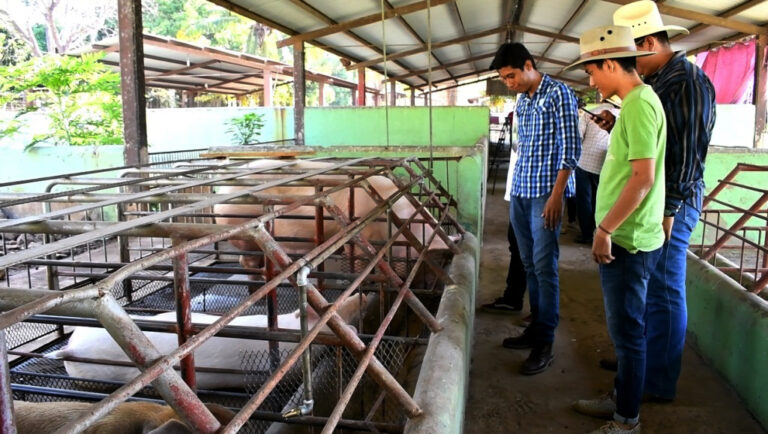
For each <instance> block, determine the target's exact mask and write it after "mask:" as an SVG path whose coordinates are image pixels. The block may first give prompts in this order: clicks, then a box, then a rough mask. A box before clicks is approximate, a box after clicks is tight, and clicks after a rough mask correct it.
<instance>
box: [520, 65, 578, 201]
mask: <svg viewBox="0 0 768 434" xmlns="http://www.w3.org/2000/svg"><path fill="white" fill-rule="evenodd" d="M515 115H516V117H517V137H518V144H519V147H518V158H517V162H516V163H515V172H514V176H513V178H512V190H511V192H510V193H511V194H512V196H517V197H523V198H534V197H540V196H543V195H545V194H550V192H551V191H552V187H553V186H554V185H555V181H556V180H557V173H558V172H559V171H560V170H564V169H569V170H573V169H575V168H576V162H577V160H578V159H579V154H580V152H581V138H580V136H579V114H578V104H577V101H576V96H575V95H574V94H573V91H572V90H571V89H570V88H569V87H568V86H566V85H565V84H563V83H560V82H559V81H555V80H552V79H551V78H550V77H549V75H547V74H542V79H541V83H540V84H539V87H538V88H537V89H536V91H535V92H534V93H533V95H532V96H531V95H528V93H527V92H525V93H522V94H520V95H518V99H517V107H516V108H515ZM575 192H576V182H575V181H574V176H573V174H571V176H570V177H569V178H568V184H567V185H566V188H565V195H566V197H572V196H573V195H574V194H575Z"/></svg>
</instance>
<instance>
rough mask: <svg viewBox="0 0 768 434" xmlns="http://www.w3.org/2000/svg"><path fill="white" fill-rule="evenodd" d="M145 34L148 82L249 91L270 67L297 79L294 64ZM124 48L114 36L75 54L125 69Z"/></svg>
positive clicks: (277, 77)
mask: <svg viewBox="0 0 768 434" xmlns="http://www.w3.org/2000/svg"><path fill="white" fill-rule="evenodd" d="M143 39H144V74H145V83H146V86H147V87H162V88H170V89H179V90H188V91H194V92H212V93H223V94H231V95H245V94H249V93H253V92H256V91H259V90H261V89H263V87H264V70H265V69H269V70H271V71H272V74H273V75H272V77H273V78H272V79H273V82H274V84H280V83H286V82H290V81H293V66H292V65H288V64H285V63H281V62H277V61H275V60H271V59H267V58H264V57H259V56H254V55H250V54H244V53H238V52H235V51H229V50H224V49H220V48H212V47H205V46H201V45H196V44H191V43H188V42H184V41H180V40H178V39H172V38H165V37H161V36H154V35H147V34H145V35H144V36H143ZM119 50H120V47H119V43H118V38H117V37H114V38H109V39H105V40H102V41H99V42H98V43H96V44H93V45H91V47H90V48H85V49H82V50H79V51H78V52H73V53H70V54H79V53H83V52H95V51H103V52H105V53H106V55H105V57H104V58H103V59H102V62H103V63H105V64H107V65H109V66H111V67H112V68H113V69H114V70H116V71H119V69H120V54H119ZM307 79H308V80H312V81H317V82H323V83H326V84H329V85H332V86H339V87H343V88H346V89H355V88H356V87H357V83H354V82H351V81H348V80H343V79H340V78H338V77H333V76H331V75H328V74H322V73H316V72H312V71H307ZM368 90H369V91H370V92H376V89H372V88H369V89H368Z"/></svg>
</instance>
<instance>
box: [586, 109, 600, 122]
mask: <svg viewBox="0 0 768 434" xmlns="http://www.w3.org/2000/svg"><path fill="white" fill-rule="evenodd" d="M582 110H584V111H585V112H586V113H587V114H588V115H590V116H592V117H593V118H596V119H600V120H602V119H603V118H602V117H600V115H596V114H594V113H592V112H591V111H589V110H587V109H585V108H582Z"/></svg>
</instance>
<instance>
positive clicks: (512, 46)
mask: <svg viewBox="0 0 768 434" xmlns="http://www.w3.org/2000/svg"><path fill="white" fill-rule="evenodd" d="M526 60H530V61H531V66H533V69H536V61H534V60H533V56H531V53H530V52H528V49H527V48H525V45H523V44H521V43H519V42H506V43H504V44H502V45H501V47H499V49H498V50H496V56H495V57H494V58H493V62H491V66H490V67H489V68H488V69H489V70H491V71H495V70H497V69H501V68H503V67H505V66H509V67H512V68H517V69H523V67H525V61H526Z"/></svg>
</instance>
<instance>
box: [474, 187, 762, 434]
mask: <svg viewBox="0 0 768 434" xmlns="http://www.w3.org/2000/svg"><path fill="white" fill-rule="evenodd" d="M504 175H505V174H502V175H501V176H500V177H499V180H498V181H497V183H498V185H497V187H496V192H495V193H494V194H491V193H490V188H489V191H488V199H487V205H486V211H485V233H484V237H483V242H484V244H483V246H482V259H481V264H480V282H479V286H478V294H477V296H476V304H477V306H480V305H481V304H483V303H487V302H490V301H492V300H493V299H494V298H495V297H498V296H500V295H501V293H502V291H503V290H504V285H505V278H506V271H507V261H508V258H509V254H508V250H507V241H506V230H507V218H508V217H507V202H505V201H504V199H503V195H504ZM575 236H576V234H575V233H574V232H573V231H571V232H570V233H565V234H563V235H561V238H560V240H561V242H560V244H561V250H560V285H561V286H560V290H561V291H560V314H561V317H560V325H559V327H558V329H557V334H556V338H555V339H556V341H555V361H554V363H553V365H552V367H551V368H549V369H548V370H547V371H545V372H544V373H542V374H539V375H534V376H531V377H526V376H523V375H520V374H519V373H518V371H519V368H520V365H521V364H522V362H523V360H525V358H526V357H527V356H528V350H509V349H505V348H502V347H501V341H502V339H503V338H505V337H507V336H510V335H515V334H518V333H520V332H521V331H522V330H523V328H522V327H521V326H520V325H519V322H520V320H521V319H522V317H524V316H525V315H526V314H527V312H525V311H524V312H523V313H522V314H520V315H499V314H490V313H485V312H482V311H480V310H478V311H477V312H476V316H475V324H474V343H473V351H472V367H471V371H470V383H469V397H468V400H467V406H466V415H465V425H464V426H465V429H464V433H466V434H495V433H505V434H506V433H534V434H535V433H587V432H590V431H592V430H594V429H596V428H598V427H599V426H601V425H602V424H603V421H601V420H599V419H592V418H589V417H586V416H581V415H579V414H577V413H575V412H574V411H573V410H571V409H570V405H571V403H572V402H573V401H575V400H577V399H583V398H592V397H597V396H599V395H601V394H603V393H605V392H607V391H608V390H610V389H612V384H613V373H612V372H608V371H604V370H602V369H600V368H599V367H598V360H600V359H601V358H603V357H605V356H606V355H612V354H613V353H612V347H611V343H610V340H609V338H608V332H607V330H606V327H605V316H604V312H603V302H602V294H601V292H600V284H599V279H598V272H597V265H596V264H594V263H593V262H592V261H591V258H590V255H589V252H590V247H589V246H584V245H581V244H576V243H575V242H573V238H574V237H575ZM527 303H528V302H527V300H526V306H527ZM641 422H642V427H643V433H644V434H655V433H660V434H661V433H764V432H765V430H763V428H762V427H761V426H760V424H759V423H758V422H757V421H756V420H755V419H754V418H753V417H752V416H751V414H750V413H749V412H748V411H747V410H746V409H744V407H743V405H742V403H741V401H740V399H739V397H738V396H737V395H736V393H735V392H734V391H733V390H731V389H730V387H729V386H728V385H727V383H726V382H725V381H724V380H723V379H722V378H721V377H720V376H719V374H718V373H717V372H716V371H715V370H714V369H712V368H710V367H709V366H708V365H706V364H705V362H704V361H703V360H702V359H701V357H699V356H698V354H696V353H695V352H694V351H693V350H692V349H691V348H690V346H686V351H685V354H684V356H683V373H682V376H681V379H680V383H679V385H678V398H677V400H676V401H675V402H673V403H670V404H650V403H649V404H644V405H643V407H642V408H641Z"/></svg>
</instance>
